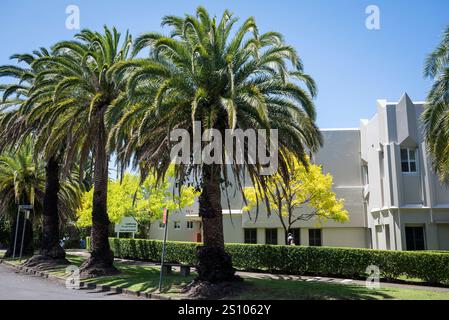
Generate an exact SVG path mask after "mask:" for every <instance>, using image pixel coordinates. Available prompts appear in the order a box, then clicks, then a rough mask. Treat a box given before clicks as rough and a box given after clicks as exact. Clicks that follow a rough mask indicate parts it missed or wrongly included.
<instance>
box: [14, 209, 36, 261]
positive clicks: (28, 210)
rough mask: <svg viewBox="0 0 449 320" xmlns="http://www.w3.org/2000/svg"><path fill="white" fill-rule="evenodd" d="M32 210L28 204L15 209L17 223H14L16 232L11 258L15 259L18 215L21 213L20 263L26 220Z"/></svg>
mask: <svg viewBox="0 0 449 320" xmlns="http://www.w3.org/2000/svg"><path fill="white" fill-rule="evenodd" d="M31 210H33V206H32V205H30V204H27V205H19V207H18V209H17V221H16V232H15V235H14V248H13V251H12V258H13V259H14V258H15V257H16V247H17V236H18V233H19V222H20V213H21V212H23V213H24V215H23V219H24V221H23V230H22V242H21V246H20V258H19V259H20V261H22V253H23V242H24V240H25V229H26V222H27V219H28V218H29V217H30V211H31Z"/></svg>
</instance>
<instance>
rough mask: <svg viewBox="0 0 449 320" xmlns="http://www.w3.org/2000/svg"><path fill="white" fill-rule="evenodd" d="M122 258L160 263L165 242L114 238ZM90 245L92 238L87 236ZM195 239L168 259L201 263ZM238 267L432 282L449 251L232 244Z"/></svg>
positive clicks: (443, 270)
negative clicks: (370, 273) (373, 272)
mask: <svg viewBox="0 0 449 320" xmlns="http://www.w3.org/2000/svg"><path fill="white" fill-rule="evenodd" d="M109 241H110V245H111V249H112V250H113V251H114V254H115V256H116V257H118V258H123V259H135V260H144V261H155V262H157V261H160V258H161V252H162V241H160V240H146V239H117V238H110V239H109ZM86 246H87V248H88V249H89V248H90V238H87V240H86ZM197 246H198V243H195V242H176V241H167V247H166V256H165V257H166V261H167V262H173V263H183V264H195V261H196V256H195V252H196V247H197ZM226 251H227V252H228V253H229V254H231V255H232V260H233V264H234V267H235V268H237V269H239V270H245V271H259V270H260V271H269V272H272V273H285V274H296V275H301V274H302V275H304V274H313V275H315V276H334V277H345V278H357V277H366V273H365V271H366V268H367V267H368V266H370V265H376V266H378V267H379V269H380V272H381V277H383V278H387V279H398V278H399V277H401V276H406V277H408V278H419V279H422V280H424V281H427V282H431V283H449V254H447V253H444V252H431V251H421V252H419V251H414V252H411V251H387V250H371V249H356V248H333V247H302V246H280V245H277V246H275V245H260V244H226Z"/></svg>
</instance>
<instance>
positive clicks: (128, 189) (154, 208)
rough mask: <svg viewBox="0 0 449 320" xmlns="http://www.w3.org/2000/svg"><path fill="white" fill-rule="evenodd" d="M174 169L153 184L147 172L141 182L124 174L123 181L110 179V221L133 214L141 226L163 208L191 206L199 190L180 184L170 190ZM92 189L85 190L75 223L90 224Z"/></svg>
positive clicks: (173, 208) (147, 223)
mask: <svg viewBox="0 0 449 320" xmlns="http://www.w3.org/2000/svg"><path fill="white" fill-rule="evenodd" d="M173 176H174V168H170V169H169V171H168V172H167V175H166V177H165V179H164V180H163V181H160V182H159V183H156V182H157V181H156V177H155V176H154V175H149V176H148V178H147V179H146V180H145V181H144V182H143V183H142V184H140V181H139V177H138V176H136V175H133V174H129V173H127V174H125V175H124V177H123V179H122V181H121V182H120V181H115V180H110V181H109V185H108V216H109V220H110V221H111V222H113V223H119V222H120V220H121V219H122V218H123V217H126V216H132V217H134V218H135V219H136V220H137V221H138V222H139V225H140V226H143V227H144V226H149V225H150V224H151V222H152V221H154V220H156V219H159V218H161V216H162V212H163V209H164V208H167V209H169V210H176V209H182V208H185V207H187V206H191V205H193V203H194V201H195V198H196V197H197V196H198V192H197V191H195V189H194V188H193V187H183V188H182V189H181V190H180V192H177V191H176V192H173V183H172V181H173ZM92 197H93V190H90V191H89V192H86V193H84V195H83V199H82V205H81V207H80V208H79V209H78V211H77V217H78V219H77V223H76V224H77V226H79V227H90V226H91V225H92Z"/></svg>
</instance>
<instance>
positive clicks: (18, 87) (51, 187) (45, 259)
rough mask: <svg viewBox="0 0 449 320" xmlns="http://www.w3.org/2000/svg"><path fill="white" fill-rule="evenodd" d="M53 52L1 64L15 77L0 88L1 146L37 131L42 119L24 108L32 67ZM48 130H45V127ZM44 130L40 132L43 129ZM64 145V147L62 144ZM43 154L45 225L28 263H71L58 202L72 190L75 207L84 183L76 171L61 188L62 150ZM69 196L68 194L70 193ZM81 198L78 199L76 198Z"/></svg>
mask: <svg viewBox="0 0 449 320" xmlns="http://www.w3.org/2000/svg"><path fill="white" fill-rule="evenodd" d="M49 55H50V54H49V52H48V51H47V50H46V49H45V48H41V49H40V50H36V51H34V52H33V53H32V54H16V55H13V56H11V59H15V60H17V62H18V63H21V62H24V63H25V64H26V66H25V67H21V66H19V65H17V66H15V65H6V66H1V67H0V76H7V77H12V78H14V79H16V80H17V81H16V82H15V83H12V84H5V85H3V86H2V87H1V88H0V92H3V98H2V101H1V102H0V108H1V110H2V112H3V113H2V117H1V121H0V134H1V136H2V137H3V139H2V141H1V143H0V150H2V149H5V148H7V147H14V146H18V145H20V144H21V143H22V142H23V141H24V140H25V139H27V138H28V137H29V136H30V135H31V134H37V132H38V128H39V122H40V119H38V118H34V119H33V120H31V119H30V118H28V117H27V115H26V114H24V112H23V110H22V109H23V108H22V106H23V104H24V103H25V102H26V100H27V99H28V98H29V96H30V90H31V87H32V85H33V82H34V79H35V77H36V74H37V73H38V72H39V70H36V69H35V68H32V67H31V65H32V64H33V62H34V61H35V60H36V59H38V58H42V57H48V56H49ZM43 132H45V130H43ZM43 132H41V134H42V133H43ZM61 149H63V148H62V147H61ZM34 150H35V151H36V153H39V151H40V149H39V148H34ZM38 156H44V158H46V159H47V163H46V166H45V174H46V185H45V195H44V199H43V212H42V216H43V227H42V231H43V234H42V241H41V244H40V247H39V254H38V255H37V256H34V257H33V258H31V259H30V260H29V261H27V264H28V265H29V266H32V265H36V264H40V263H49V262H50V263H58V264H61V263H69V262H68V261H67V260H66V259H65V251H64V249H63V248H62V247H61V246H60V244H59V226H60V214H59V208H58V206H60V205H62V206H64V205H65V203H64V202H61V203H59V197H60V196H59V195H58V194H59V193H60V192H66V191H68V190H71V192H73V194H72V195H71V196H69V197H66V200H68V199H71V203H72V206H71V208H66V209H65V211H67V210H69V209H72V210H73V209H74V208H76V206H77V201H78V202H79V199H80V194H81V186H80V185H79V184H78V183H77V182H76V181H74V180H73V178H71V177H72V176H73V174H74V173H73V172H72V173H71V174H70V175H69V176H68V177H67V178H68V180H67V181H68V183H66V182H63V184H64V185H65V187H64V188H63V189H62V190H61V188H60V164H59V162H60V161H59V158H60V156H61V150H58V151H57V153H55V154H50V155H43V154H42V153H40V154H36V157H38ZM67 196H68V195H67ZM77 199H78V200H77Z"/></svg>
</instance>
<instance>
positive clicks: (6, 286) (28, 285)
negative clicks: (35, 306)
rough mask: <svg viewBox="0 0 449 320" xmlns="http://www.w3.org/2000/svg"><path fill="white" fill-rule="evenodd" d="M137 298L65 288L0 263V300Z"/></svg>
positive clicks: (53, 281)
mask: <svg viewBox="0 0 449 320" xmlns="http://www.w3.org/2000/svg"><path fill="white" fill-rule="evenodd" d="M130 299H138V298H133V297H131V296H126V295H121V294H115V293H112V292H99V291H96V290H90V289H80V290H73V289H67V288H66V287H65V286H64V285H63V284H62V283H60V282H58V281H56V280H53V279H44V278H41V277H38V276H32V275H29V274H25V273H17V272H16V271H15V270H14V269H12V268H11V267H7V266H5V265H2V264H0V300H130Z"/></svg>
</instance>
